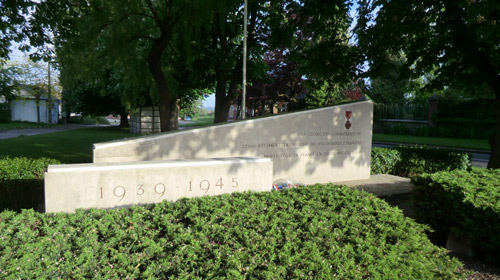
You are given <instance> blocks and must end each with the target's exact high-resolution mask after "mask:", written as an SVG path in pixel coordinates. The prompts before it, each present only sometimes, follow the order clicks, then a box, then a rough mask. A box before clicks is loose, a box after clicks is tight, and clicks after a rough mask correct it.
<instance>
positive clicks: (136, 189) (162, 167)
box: [45, 158, 273, 212]
mask: <svg viewBox="0 0 500 280" xmlns="http://www.w3.org/2000/svg"><path fill="white" fill-rule="evenodd" d="M272 169H273V168H272V162H271V160H270V159H267V158H224V159H204V160H184V161H149V162H125V163H94V164H68V165H50V166H49V167H48V169H47V172H46V173H45V211H46V212H74V211H75V210H76V209H78V208H116V207H126V206H132V205H140V204H150V203H156V202H160V201H162V200H170V201H175V200H177V199H179V198H182V197H197V196H204V195H219V194H224V193H231V192H236V191H238V192H241V191H247V190H252V191H270V190H271V187H272Z"/></svg>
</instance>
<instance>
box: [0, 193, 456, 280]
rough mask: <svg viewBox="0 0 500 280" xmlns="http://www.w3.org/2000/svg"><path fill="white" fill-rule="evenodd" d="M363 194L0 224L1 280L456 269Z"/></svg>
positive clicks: (166, 206)
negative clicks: (2, 279)
mask: <svg viewBox="0 0 500 280" xmlns="http://www.w3.org/2000/svg"><path fill="white" fill-rule="evenodd" d="M424 230H425V226H423V225H420V224H417V223H415V222H414V221H413V220H411V219H408V218H405V217H404V216H403V214H402V213H401V211H400V210H399V209H397V208H392V207H390V206H389V205H388V204H387V203H386V202H384V201H382V200H380V199H378V198H376V197H374V196H372V195H370V194H368V193H365V192H361V191H357V190H353V189H350V188H347V187H339V186H334V185H315V186H311V187H302V188H294V189H289V190H286V191H279V192H262V193H234V194H232V195H227V194H226V195H221V196H213V197H200V198H195V199H182V200H179V201H177V202H176V203H172V202H163V203H159V204H156V205H151V206H145V207H133V208H131V209H118V210H107V211H106V210H90V211H77V213H76V214H42V213H37V212H34V211H32V210H25V211H23V212H22V213H21V214H16V213H14V212H10V211H6V212H3V213H1V214H0V278H5V279H53V278H60V279H84V278H97V279H126V278H127V279H188V278H189V279H191V278H195V279H214V278H217V279H313V278H314V279H362V278H373V279H434V278H446V279H450V278H456V277H460V276H461V275H460V274H458V272H457V268H458V267H459V266H460V264H459V262H458V261H457V260H455V259H450V258H449V257H448V256H447V254H446V251H445V250H444V249H441V248H439V247H437V246H435V245H432V243H431V242H430V241H429V240H428V239H427V237H426V235H425V233H424Z"/></svg>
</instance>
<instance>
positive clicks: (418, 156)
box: [370, 146, 470, 177]
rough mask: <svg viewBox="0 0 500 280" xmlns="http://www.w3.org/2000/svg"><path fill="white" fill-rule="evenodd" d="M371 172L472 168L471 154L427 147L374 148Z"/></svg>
mask: <svg viewBox="0 0 500 280" xmlns="http://www.w3.org/2000/svg"><path fill="white" fill-rule="evenodd" d="M370 168H371V174H392V175H397V176H405V177H408V176H411V175H417V174H423V173H434V172H438V171H446V170H454V169H459V170H468V169H470V154H468V153H465V152H458V151H453V150H447V149H437V148H426V147H405V146H400V147H397V148H372V154H371V166H370Z"/></svg>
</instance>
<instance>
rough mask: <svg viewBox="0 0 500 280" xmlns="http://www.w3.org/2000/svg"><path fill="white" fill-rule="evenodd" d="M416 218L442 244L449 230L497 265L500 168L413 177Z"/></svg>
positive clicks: (499, 218)
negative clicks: (425, 225)
mask: <svg viewBox="0 0 500 280" xmlns="http://www.w3.org/2000/svg"><path fill="white" fill-rule="evenodd" d="M413 183H414V184H415V186H416V189H415V191H414V204H415V207H416V211H417V216H418V220H419V221H420V222H422V223H426V224H429V225H431V227H432V228H433V229H435V230H436V232H435V234H434V239H436V241H438V242H439V241H441V243H444V242H445V240H446V236H447V235H448V233H449V232H450V230H452V231H454V233H455V234H457V235H458V236H464V237H465V238H467V239H468V240H469V241H470V243H471V245H473V247H474V248H475V250H476V251H478V253H479V256H483V257H486V258H487V259H488V260H490V261H493V262H495V263H496V264H500V234H499V233H500V170H499V169H496V170H491V169H479V168H473V169H472V170H471V171H470V172H468V171H463V170H455V171H451V172H438V173H435V174H424V175H422V176H420V177H415V178H413Z"/></svg>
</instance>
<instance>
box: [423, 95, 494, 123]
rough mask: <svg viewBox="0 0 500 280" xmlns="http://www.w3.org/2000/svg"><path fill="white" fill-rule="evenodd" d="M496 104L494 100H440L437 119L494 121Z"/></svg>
mask: <svg viewBox="0 0 500 280" xmlns="http://www.w3.org/2000/svg"><path fill="white" fill-rule="evenodd" d="M494 104H495V100H494V99H492V98H469V99H465V100H463V99H451V98H440V99H439V100H438V112H437V115H436V116H433V117H434V118H435V119H437V120H439V119H451V118H453V119H456V118H467V119H479V120H492V121H493V120H494V118H495V114H494V112H495V111H494Z"/></svg>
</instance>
